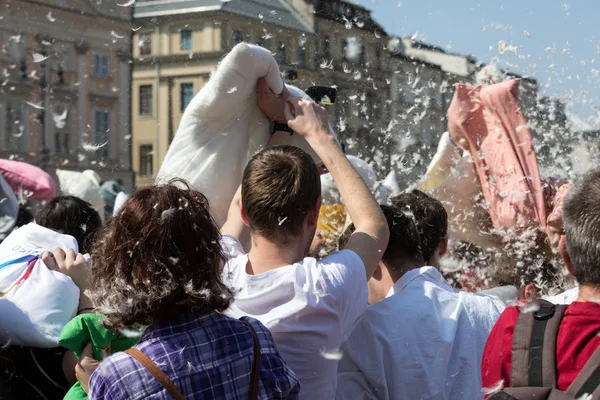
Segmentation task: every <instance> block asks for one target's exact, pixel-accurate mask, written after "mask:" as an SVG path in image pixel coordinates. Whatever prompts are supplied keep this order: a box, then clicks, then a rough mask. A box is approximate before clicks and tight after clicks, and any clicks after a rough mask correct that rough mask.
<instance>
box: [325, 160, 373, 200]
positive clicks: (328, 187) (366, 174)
mask: <svg viewBox="0 0 600 400" xmlns="http://www.w3.org/2000/svg"><path fill="white" fill-rule="evenodd" d="M346 157H347V158H348V161H350V164H352V166H353V167H354V168H355V169H356V172H358V174H359V175H360V177H361V178H362V179H363V181H364V182H365V183H366V184H367V187H368V188H369V189H370V190H371V193H373V194H374V195H377V190H378V185H377V183H378V182H377V173H375V170H374V169H373V167H372V166H370V165H369V164H367V163H366V162H365V161H363V160H361V159H360V158H358V157H356V156H351V155H347V156H346ZM321 193H322V196H323V203H324V204H340V203H342V197H341V195H340V192H339V190H338V188H337V185H336V184H335V182H334V181H333V177H332V176H331V174H329V173H327V174H323V175H321Z"/></svg>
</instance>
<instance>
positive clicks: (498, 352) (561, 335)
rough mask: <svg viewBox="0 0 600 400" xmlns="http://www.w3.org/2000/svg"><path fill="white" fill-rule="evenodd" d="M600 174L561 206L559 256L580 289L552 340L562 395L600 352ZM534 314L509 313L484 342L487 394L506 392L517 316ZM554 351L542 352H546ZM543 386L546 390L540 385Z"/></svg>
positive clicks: (579, 186)
mask: <svg viewBox="0 0 600 400" xmlns="http://www.w3.org/2000/svg"><path fill="white" fill-rule="evenodd" d="M599 197H600V170H598V169H596V170H592V171H590V172H588V173H587V174H586V175H585V176H584V177H583V178H582V179H581V180H580V182H578V183H577V184H576V185H575V187H574V188H573V189H572V190H571V191H570V193H569V194H568V195H567V198H566V200H565V202H564V203H563V219H564V227H565V233H566V247H565V246H564V244H565V243H564V240H565V239H564V238H563V239H561V245H560V246H559V249H561V253H562V255H563V258H564V260H565V263H566V264H567V267H568V269H569V271H570V272H571V274H572V275H574V277H575V279H576V280H577V283H578V285H579V290H578V296H577V300H576V301H574V302H572V303H571V304H570V305H569V306H568V307H567V308H566V310H565V311H564V316H563V317H562V321H561V322H560V326H559V327H558V332H557V336H556V349H555V352H556V378H557V379H556V385H555V387H556V388H558V389H559V390H561V391H566V390H567V389H568V388H569V386H570V385H571V384H572V383H573V381H574V380H575V378H576V377H577V375H578V374H579V373H580V372H581V370H582V368H583V367H584V365H585V364H586V362H588V360H590V358H591V356H592V354H594V352H595V351H597V350H598V349H599V347H600V337H598V335H597V333H598V331H600V304H598V298H600V292H599V291H598V289H597V288H598V287H600V268H598V260H599V259H600V250H599V249H600V235H599V233H600V203H598V198H599ZM532 311H533V312H535V309H534V310H532V308H531V307H528V306H523V305H520V306H519V307H508V308H507V309H506V311H505V312H504V313H503V314H502V316H501V317H500V319H499V320H498V323H497V324H496V326H494V329H493V330H492V333H491V334H490V337H489V339H488V341H487V344H486V347H485V351H484V355H483V361H482V366H481V374H482V380H483V386H484V387H487V388H492V387H496V388H502V387H509V386H511V385H512V384H513V383H514V382H513V378H514V377H513V376H511V370H512V365H513V360H512V356H513V351H512V349H513V339H514V338H515V326H516V324H517V320H518V319H519V316H520V315H521V313H530V312H532ZM547 351H552V350H548V349H544V352H547ZM541 386H547V385H545V384H544V385H541Z"/></svg>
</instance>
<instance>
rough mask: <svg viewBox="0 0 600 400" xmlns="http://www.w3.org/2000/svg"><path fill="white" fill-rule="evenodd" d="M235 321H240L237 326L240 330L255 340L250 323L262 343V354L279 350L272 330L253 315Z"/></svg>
mask: <svg viewBox="0 0 600 400" xmlns="http://www.w3.org/2000/svg"><path fill="white" fill-rule="evenodd" d="M235 321H237V323H238V324H237V327H238V329H239V331H240V332H243V333H245V334H247V335H248V338H249V339H250V340H253V339H254V336H253V334H252V331H250V328H249V327H248V325H250V326H251V327H252V329H253V330H254V332H255V333H256V337H257V338H258V342H259V344H260V349H261V354H262V353H273V352H277V347H276V346H275V342H274V341H273V336H272V335H271V332H270V331H269V330H268V329H267V327H266V326H264V325H263V324H262V323H261V322H260V321H259V320H257V319H254V318H251V317H242V318H240V319H239V320H235ZM246 324H248V325H246Z"/></svg>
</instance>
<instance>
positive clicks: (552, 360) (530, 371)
mask: <svg viewBox="0 0 600 400" xmlns="http://www.w3.org/2000/svg"><path fill="white" fill-rule="evenodd" d="M527 308H530V309H531V311H530V312H528V311H527ZM566 308H567V306H565V305H555V304H552V303H550V302H549V301H546V300H541V299H540V300H535V301H533V302H531V303H529V304H528V305H527V306H525V307H524V309H523V310H521V313H520V314H519V317H518V319H517V323H516V324H515V330H514V334H513V343H512V359H511V371H510V386H511V387H556V337H557V336H558V329H559V327H560V323H561V321H562V318H563V316H564V312H565V309H566Z"/></svg>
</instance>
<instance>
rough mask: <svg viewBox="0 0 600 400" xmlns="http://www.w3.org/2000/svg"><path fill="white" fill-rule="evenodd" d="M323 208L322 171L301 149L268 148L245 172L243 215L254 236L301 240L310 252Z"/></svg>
mask: <svg viewBox="0 0 600 400" xmlns="http://www.w3.org/2000/svg"><path fill="white" fill-rule="evenodd" d="M320 205H321V180H320V178H319V171H318V170H317V167H316V165H315V162H314V161H313V159H312V158H311V157H310V156H309V155H308V154H307V153H306V152H304V151H303V150H301V149H300V148H298V147H294V146H275V147H271V148H268V149H265V150H263V151H261V152H259V153H257V154H256V155H255V156H254V157H252V159H251V160H250V162H249V163H248V165H247V166H246V169H245V170H244V176H243V179H242V208H243V210H242V215H243V217H244V220H245V222H246V223H247V224H248V226H249V227H250V231H251V232H252V234H253V235H258V236H260V237H262V238H264V239H266V240H268V241H270V242H273V243H277V244H289V243H292V242H297V241H298V240H302V241H303V244H304V245H305V246H306V248H307V250H308V246H309V245H310V242H311V241H312V239H313V236H314V233H315V229H316V226H317V220H318V216H319V207H320ZM304 242H306V243H304Z"/></svg>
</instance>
